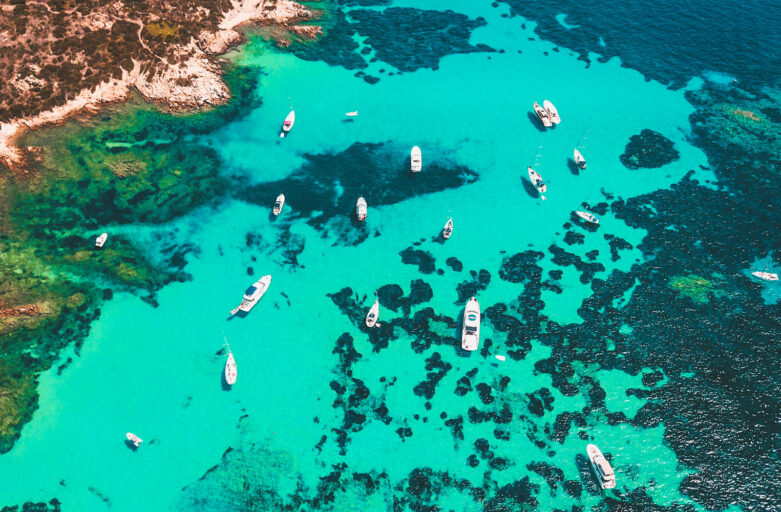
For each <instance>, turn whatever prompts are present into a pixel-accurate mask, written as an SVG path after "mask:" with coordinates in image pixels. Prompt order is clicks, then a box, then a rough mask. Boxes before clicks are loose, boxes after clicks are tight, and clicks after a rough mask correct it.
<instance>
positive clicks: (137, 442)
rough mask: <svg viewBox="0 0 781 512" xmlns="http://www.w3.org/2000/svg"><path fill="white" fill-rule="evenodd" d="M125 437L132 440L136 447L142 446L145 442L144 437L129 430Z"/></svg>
mask: <svg viewBox="0 0 781 512" xmlns="http://www.w3.org/2000/svg"><path fill="white" fill-rule="evenodd" d="M125 437H127V440H128V441H130V442H131V443H132V444H133V446H135V447H136V448H138V447H139V446H141V443H143V442H144V440H143V439H141V438H140V437H138V436H137V435H135V434H134V433H132V432H128V433H127V434H125Z"/></svg>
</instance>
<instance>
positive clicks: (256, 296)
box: [231, 275, 271, 315]
mask: <svg viewBox="0 0 781 512" xmlns="http://www.w3.org/2000/svg"><path fill="white" fill-rule="evenodd" d="M269 284H271V276H270V275H265V276H263V277H261V278H260V279H258V281H257V282H256V283H255V284H253V285H252V286H250V287H249V288H247V291H246V292H244V299H243V300H242V301H241V304H239V307H237V308H235V309H233V310H232V311H231V315H235V314H236V313H238V312H239V311H243V312H245V313H248V312H249V310H250V309H252V308H253V307H255V304H257V303H258V301H259V300H260V298H261V297H263V294H264V293H266V290H268V285H269Z"/></svg>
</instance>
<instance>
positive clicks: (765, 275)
mask: <svg viewBox="0 0 781 512" xmlns="http://www.w3.org/2000/svg"><path fill="white" fill-rule="evenodd" d="M751 275H752V276H754V277H758V278H760V279H762V280H764V281H778V274H774V273H772V272H752V273H751Z"/></svg>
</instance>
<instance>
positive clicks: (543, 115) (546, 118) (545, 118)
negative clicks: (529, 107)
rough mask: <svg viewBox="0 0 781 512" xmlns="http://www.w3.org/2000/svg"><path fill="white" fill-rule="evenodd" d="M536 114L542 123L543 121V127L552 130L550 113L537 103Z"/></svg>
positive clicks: (535, 103)
mask: <svg viewBox="0 0 781 512" xmlns="http://www.w3.org/2000/svg"><path fill="white" fill-rule="evenodd" d="M534 112H535V113H536V114H537V117H539V118H540V121H542V125H543V126H544V127H545V128H550V127H551V126H553V123H552V122H551V120H550V115H549V114H548V111H547V110H545V109H544V108H542V107H541V106H540V104H539V103H537V102H536V101H535V102H534Z"/></svg>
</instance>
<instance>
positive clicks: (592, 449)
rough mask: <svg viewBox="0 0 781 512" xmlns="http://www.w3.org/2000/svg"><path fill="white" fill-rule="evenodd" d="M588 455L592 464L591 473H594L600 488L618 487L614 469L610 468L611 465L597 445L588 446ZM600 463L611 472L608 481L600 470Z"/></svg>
mask: <svg viewBox="0 0 781 512" xmlns="http://www.w3.org/2000/svg"><path fill="white" fill-rule="evenodd" d="M586 453H587V454H588V460H589V462H590V463H591V471H592V472H593V473H594V476H596V477H597V480H598V481H599V485H600V487H602V489H612V488H614V487H615V486H616V477H615V474H614V473H613V468H612V467H611V466H610V463H609V462H608V461H607V459H606V458H605V456H604V455H602V451H600V449H599V448H597V445H595V444H589V445H588V446H586ZM600 461H601V462H602V464H604V465H605V467H606V468H607V469H608V470H609V477H607V478H606V479H605V478H603V476H602V472H601V471H600V469H599V464H600Z"/></svg>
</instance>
